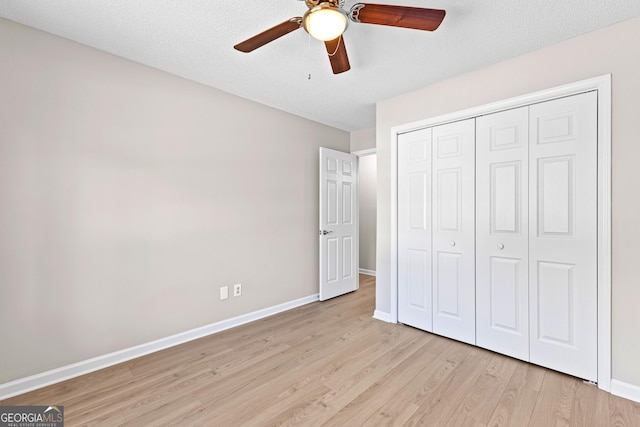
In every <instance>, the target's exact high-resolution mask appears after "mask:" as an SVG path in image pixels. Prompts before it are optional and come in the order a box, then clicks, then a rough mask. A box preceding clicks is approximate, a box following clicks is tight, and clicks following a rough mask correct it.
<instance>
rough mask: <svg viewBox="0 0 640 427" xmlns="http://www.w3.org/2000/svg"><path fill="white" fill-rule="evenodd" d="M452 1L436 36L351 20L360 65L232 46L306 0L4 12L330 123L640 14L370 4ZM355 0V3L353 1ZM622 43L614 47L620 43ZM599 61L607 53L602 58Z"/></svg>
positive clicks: (354, 118)
mask: <svg viewBox="0 0 640 427" xmlns="http://www.w3.org/2000/svg"><path fill="white" fill-rule="evenodd" d="M369 1H370V2H371V3H383V4H398V5H405V6H414V7H431V8H437V9H445V10H446V11H447V16H446V17H445V19H444V22H443V23H442V25H441V26H440V28H439V29H438V30H437V31H435V32H432V33H431V32H422V31H417V30H408V29H401V28H391V27H383V26H376V25H367V24H355V23H351V24H350V26H349V28H348V29H347V32H346V33H345V36H344V40H345V43H346V47H347V52H348V54H349V59H350V62H351V70H350V71H348V72H346V73H343V74H339V75H333V74H332V73H331V68H330V66H329V61H328V58H327V54H326V51H325V48H324V45H323V43H322V42H319V41H317V40H315V39H311V38H310V37H309V36H308V34H307V33H306V32H305V31H304V30H302V29H301V30H297V31H295V32H293V33H291V34H288V35H286V36H284V37H282V38H280V39H278V40H276V41H274V42H272V43H270V44H268V45H266V46H264V47H262V48H260V49H257V50H255V51H254V52H252V53H248V54H246V53H241V52H237V51H236V50H234V49H233V45H235V44H236V43H238V42H240V41H243V40H245V39H247V38H249V37H251V36H253V35H254V34H256V33H258V32H261V31H263V30H265V29H267V28H269V27H271V26H273V25H276V24H278V23H280V22H282V21H285V20H286V19H288V18H290V17H294V16H301V15H302V14H303V13H304V11H305V10H306V6H305V4H304V2H303V1H299V0H270V1H256V0H235V1H229V0H224V1H223V0H209V1H204V0H191V1H184V0H136V1H132V0H108V1H107V0H102V1H97V0H95V1H88V0H47V1H43V0H0V16H1V17H5V18H8V19H10V20H13V21H16V22H20V23H23V24H26V25H29V26H32V27H35V28H39V29H42V30H44V31H48V32H50V33H53V34H57V35H59V36H62V37H65V38H68V39H71V40H75V41H77V42H80V43H83V44H86V45H89V46H93V47H96V48H98V49H101V50H104V51H107V52H111V53H113V54H116V55H119V56H122V57H125V58H128V59H131V60H134V61H137V62H140V63H142V64H146V65H149V66H152V67H155V68H158V69H161V70H165V71H167V72H170V73H173V74H176V75H179V76H182V77H185V78H188V79H191V80H195V81H197V82H200V83H203V84H206V85H209V86H213V87H216V88H218V89H221V90H224V91H226V92H230V93H233V94H236V95H240V96H242V97H245V98H249V99H252V100H254V101H257V102H260V103H263V104H267V105H270V106H273V107H275V108H278V109H281V110H284V111H288V112H291V113H294V114H297V115H300V116H303V117H306V118H309V119H312V120H315V121H318V122H321V123H325V124H327V125H330V126H334V127H337V128H340V129H344V130H359V129H364V128H370V127H373V126H375V103H376V102H377V101H380V100H383V99H387V98H390V97H393V96H396V95H399V94H401V93H404V92H407V91H410V90H413V89H417V88H420V87H423V86H426V85H428V84H431V83H434V82H436V81H439V80H443V79H446V78H449V77H452V76H454V75H458V74H462V73H465V72H468V71H471V70H474V69H477V68H480V67H483V66H486V65H489V64H492V63H496V62H498V61H501V60H504V59H507V58H510V57H513V56H516V55H519V54H522V53H525V52H529V51H532V50H535V49H539V48H541V47H544V46H547V45H550V44H554V43H557V42H559V41H562V40H566V39H568V38H571V37H575V36H578V35H580V34H584V33H587V32H590V31H593V30H596V29H598V28H602V27H605V26H608V25H611V24H614V23H616V22H620V21H623V20H626V19H630V18H632V17H635V16H638V15H640V1H639V0H562V1H559V0H485V1H469V0H369ZM356 2H357V1H356V0H346V2H345V9H347V10H348V9H349V8H350V7H351V6H352V5H353V4H354V3H356ZM612 48H614V47H612ZM594 60H597V59H595V58H594Z"/></svg>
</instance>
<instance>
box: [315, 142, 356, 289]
mask: <svg viewBox="0 0 640 427" xmlns="http://www.w3.org/2000/svg"><path fill="white" fill-rule="evenodd" d="M356 165H357V163H356V155H355V154H349V153H343V152H340V151H335V150H330V149H328V148H322V147H321V148H320V300H321V301H324V300H326V299H329V298H333V297H337V296H339V295H343V294H346V293H347V292H351V291H355V290H356V289H358V204H357V200H358V188H357V183H358V180H357V176H358V175H357V167H356Z"/></svg>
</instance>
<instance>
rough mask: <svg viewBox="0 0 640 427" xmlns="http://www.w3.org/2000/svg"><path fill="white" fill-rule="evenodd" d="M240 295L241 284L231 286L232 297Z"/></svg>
mask: <svg viewBox="0 0 640 427" xmlns="http://www.w3.org/2000/svg"><path fill="white" fill-rule="evenodd" d="M240 295H242V283H236V284H235V285H233V296H234V297H239V296H240Z"/></svg>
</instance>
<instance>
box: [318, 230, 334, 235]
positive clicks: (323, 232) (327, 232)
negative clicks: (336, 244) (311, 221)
mask: <svg viewBox="0 0 640 427" xmlns="http://www.w3.org/2000/svg"><path fill="white" fill-rule="evenodd" d="M321 233H322V235H323V236H326V235H327V234H329V233H333V231H327V230H322V231H321Z"/></svg>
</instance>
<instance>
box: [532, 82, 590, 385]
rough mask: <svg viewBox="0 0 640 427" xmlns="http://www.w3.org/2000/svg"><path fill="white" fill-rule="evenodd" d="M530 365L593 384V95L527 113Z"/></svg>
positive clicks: (534, 107) (548, 104)
mask: <svg viewBox="0 0 640 427" xmlns="http://www.w3.org/2000/svg"><path fill="white" fill-rule="evenodd" d="M530 123H531V126H530V153H529V167H530V172H531V179H530V182H529V210H530V216H531V219H532V220H531V221H530V222H529V234H530V261H529V269H530V273H531V276H530V293H529V298H530V322H531V341H530V343H531V361H532V362H533V363H536V364H539V365H543V366H547V367H549V368H552V369H555V370H558V371H561V372H565V373H568V374H570V375H574V376H576V377H580V378H584V379H588V380H592V381H596V380H597V362H598V361H597V342H598V335H597V188H598V187H597V166H598V165H597V94H596V93H595V92H588V93H584V94H580V95H575V96H571V97H566V98H561V99H557V100H553V101H548V102H544V103H541V104H536V105H532V106H531V107H530Z"/></svg>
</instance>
